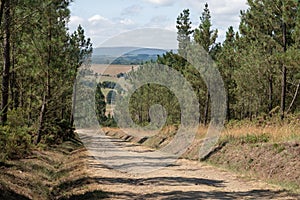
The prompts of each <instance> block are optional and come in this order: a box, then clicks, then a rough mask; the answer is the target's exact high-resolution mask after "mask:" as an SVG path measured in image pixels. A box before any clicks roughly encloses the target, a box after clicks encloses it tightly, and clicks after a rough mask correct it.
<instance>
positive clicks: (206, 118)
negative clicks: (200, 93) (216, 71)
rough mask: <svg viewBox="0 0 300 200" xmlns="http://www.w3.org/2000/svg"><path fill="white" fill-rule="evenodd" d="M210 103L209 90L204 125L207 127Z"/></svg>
mask: <svg viewBox="0 0 300 200" xmlns="http://www.w3.org/2000/svg"><path fill="white" fill-rule="evenodd" d="M209 101H210V94H209V89H207V92H206V102H205V110H204V125H207V122H208V112H209Z"/></svg>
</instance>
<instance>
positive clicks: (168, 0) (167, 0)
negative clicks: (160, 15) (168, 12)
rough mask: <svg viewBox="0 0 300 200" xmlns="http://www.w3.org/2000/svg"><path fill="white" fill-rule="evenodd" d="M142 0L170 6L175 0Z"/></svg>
mask: <svg viewBox="0 0 300 200" xmlns="http://www.w3.org/2000/svg"><path fill="white" fill-rule="evenodd" d="M144 1H146V2H149V3H152V4H155V5H159V6H171V5H173V4H174V3H175V2H176V1H175V0H144Z"/></svg>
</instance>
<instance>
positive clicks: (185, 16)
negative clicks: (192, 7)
mask: <svg viewBox="0 0 300 200" xmlns="http://www.w3.org/2000/svg"><path fill="white" fill-rule="evenodd" d="M191 24H192V22H191V21H190V11H189V9H185V10H183V12H182V13H180V14H179V16H178V17H177V25H176V28H177V41H178V53H179V55H181V56H182V57H183V58H186V57H187V47H188V44H189V43H190V42H191V34H192V33H193V32H194V31H193V30H192V27H191Z"/></svg>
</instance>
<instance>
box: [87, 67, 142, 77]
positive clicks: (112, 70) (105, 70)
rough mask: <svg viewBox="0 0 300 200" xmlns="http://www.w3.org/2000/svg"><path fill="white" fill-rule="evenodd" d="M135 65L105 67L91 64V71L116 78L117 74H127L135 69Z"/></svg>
mask: <svg viewBox="0 0 300 200" xmlns="http://www.w3.org/2000/svg"><path fill="white" fill-rule="evenodd" d="M137 67H138V66H137V65H107V64H92V66H91V70H93V71H94V72H96V73H98V74H106V75H110V76H116V75H117V74H119V73H127V72H129V71H131V70H132V68H133V69H136V68H137Z"/></svg>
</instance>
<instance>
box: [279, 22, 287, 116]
mask: <svg viewBox="0 0 300 200" xmlns="http://www.w3.org/2000/svg"><path fill="white" fill-rule="evenodd" d="M282 42H283V52H284V53H285V52H286V50H287V41H286V23H285V22H283V23H282ZM286 75H287V69H286V66H285V64H284V63H283V64H282V75H281V76H282V77H281V114H280V118H281V120H283V119H284V117H285V101H286Z"/></svg>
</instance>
